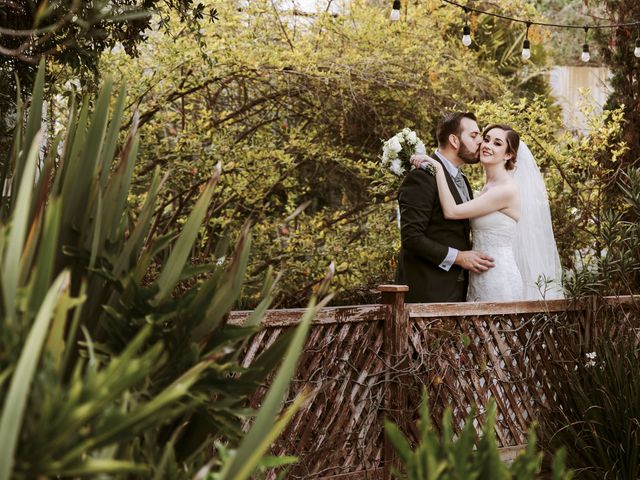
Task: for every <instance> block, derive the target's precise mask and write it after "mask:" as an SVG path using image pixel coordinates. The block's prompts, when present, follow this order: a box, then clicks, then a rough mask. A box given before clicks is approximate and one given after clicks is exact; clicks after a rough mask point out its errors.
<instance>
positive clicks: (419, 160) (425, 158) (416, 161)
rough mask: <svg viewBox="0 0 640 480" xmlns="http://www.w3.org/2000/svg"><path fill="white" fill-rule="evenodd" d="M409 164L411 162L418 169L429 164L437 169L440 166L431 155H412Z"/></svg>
mask: <svg viewBox="0 0 640 480" xmlns="http://www.w3.org/2000/svg"><path fill="white" fill-rule="evenodd" d="M409 162H411V165H413V166H414V167H416V168H420V167H422V166H425V165H427V164H431V165H433V166H434V167H435V168H436V169H437V168H438V167H439V166H440V163H438V161H437V160H434V159H433V158H431V157H430V156H429V155H418V154H416V155H411V158H409Z"/></svg>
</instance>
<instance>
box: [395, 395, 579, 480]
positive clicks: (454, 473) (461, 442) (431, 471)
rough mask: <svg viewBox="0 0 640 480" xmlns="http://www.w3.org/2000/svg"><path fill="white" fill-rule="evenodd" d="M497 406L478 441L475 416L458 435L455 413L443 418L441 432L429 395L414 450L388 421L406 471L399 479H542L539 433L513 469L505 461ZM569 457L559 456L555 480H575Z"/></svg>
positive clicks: (448, 412) (531, 433) (448, 411)
mask: <svg viewBox="0 0 640 480" xmlns="http://www.w3.org/2000/svg"><path fill="white" fill-rule="evenodd" d="M495 423H496V406H495V403H494V402H491V403H490V405H489V409H488V411H487V419H486V422H485V424H484V427H483V434H482V436H481V438H480V440H479V441H478V442H477V447H476V430H475V427H474V425H473V412H472V413H471V415H470V416H469V417H468V418H467V420H466V422H465V424H464V426H463V427H462V430H461V432H460V433H459V434H458V435H455V434H454V430H453V424H452V419H451V409H450V408H447V409H446V410H445V412H444V414H443V417H442V432H441V433H438V432H437V431H436V430H435V428H434V427H433V424H432V422H431V412H430V411H429V402H428V399H427V397H426V394H425V395H424V399H423V401H422V404H421V406H420V421H419V425H418V427H419V439H418V444H417V446H416V447H415V449H414V450H412V449H411V445H410V443H409V441H408V440H407V438H405V437H404V436H403V435H402V433H401V432H400V430H399V429H398V427H397V426H396V425H394V424H393V423H391V422H389V421H385V431H386V434H387V435H388V436H389V438H390V440H391V441H392V443H393V446H394V448H395V450H396V451H397V452H398V455H399V457H400V460H401V463H402V468H401V471H397V470H396V471H395V476H396V477H397V478H406V479H412V480H470V479H478V480H503V479H504V480H506V479H517V480H530V479H534V478H536V475H537V474H538V473H539V472H540V468H541V464H542V453H541V452H537V451H536V434H535V431H534V428H533V427H532V428H531V429H530V430H529V435H528V442H527V448H526V450H525V451H524V452H522V453H521V454H520V455H518V457H517V458H516V459H515V460H514V461H513V463H511V464H510V465H507V464H505V463H504V462H502V460H501V459H500V454H499V452H498V445H497V443H496V435H495ZM564 461H565V453H564V450H560V451H559V452H558V454H557V455H556V456H555V459H554V464H553V471H552V474H551V475H552V477H551V478H553V479H554V480H570V479H571V478H572V473H571V472H567V471H566V469H565V467H564Z"/></svg>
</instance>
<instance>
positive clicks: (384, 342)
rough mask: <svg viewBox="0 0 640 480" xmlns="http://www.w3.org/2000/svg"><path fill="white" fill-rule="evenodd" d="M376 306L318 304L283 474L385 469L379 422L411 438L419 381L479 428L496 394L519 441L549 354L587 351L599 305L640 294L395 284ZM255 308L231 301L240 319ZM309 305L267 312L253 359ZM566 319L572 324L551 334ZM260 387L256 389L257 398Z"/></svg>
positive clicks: (439, 406)
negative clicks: (524, 295)
mask: <svg viewBox="0 0 640 480" xmlns="http://www.w3.org/2000/svg"><path fill="white" fill-rule="evenodd" d="M379 289H380V291H381V294H382V301H381V303H380V304H376V305H362V306H350V307H330V308H324V309H322V310H321V311H320V312H319V313H318V314H317V316H316V318H315V320H314V321H313V324H312V328H311V331H310V334H309V337H308V339H307V342H306V346H305V350H304V352H303V355H302V358H301V359H300V362H299V365H298V369H297V371H296V374H295V377H294V379H293V381H292V384H291V388H290V392H289V395H288V402H290V401H292V399H293V398H294V397H295V396H296V395H297V394H298V393H299V392H301V391H302V390H303V389H307V390H310V391H311V395H310V400H309V401H308V402H307V403H306V405H305V406H304V407H303V409H302V410H301V411H299V412H298V413H297V414H296V416H295V417H294V418H293V420H292V421H291V423H290V424H289V426H288V427H287V429H286V430H285V432H284V433H283V435H281V436H280V439H279V440H278V441H277V442H276V444H275V445H274V448H273V450H272V453H273V454H275V455H295V456H297V457H298V459H299V462H298V464H297V465H295V466H294V468H292V469H291V470H290V472H289V475H288V478H390V467H391V466H392V465H393V464H394V462H396V458H395V456H394V452H393V450H392V448H391V445H390V444H389V443H388V442H387V440H386V438H385V436H384V433H383V427H382V425H383V419H384V418H385V417H388V418H391V419H392V420H393V421H394V422H396V423H397V424H399V425H400V427H401V428H402V429H403V430H404V431H405V432H406V433H407V434H408V435H410V436H413V437H414V438H415V437H416V434H417V432H416V431H415V420H416V411H417V408H418V405H419V403H420V400H421V397H422V390H423V388H426V390H427V392H428V394H429V400H430V405H431V411H432V414H433V420H434V422H435V423H436V425H439V420H440V418H441V417H442V413H443V411H444V409H445V408H446V407H447V406H450V407H451V408H452V412H453V420H454V428H460V427H461V426H462V423H463V421H464V419H465V418H466V417H467V415H468V414H469V412H470V411H471V409H472V407H475V408H476V417H475V420H474V424H476V426H477V427H478V428H479V427H480V425H481V423H482V422H483V419H484V414H485V411H486V408H487V406H488V403H489V401H490V400H491V399H493V400H494V401H495V402H496V405H497V424H496V436H497V439H498V442H499V445H500V447H501V449H502V454H503V456H505V457H509V456H510V455H513V454H514V453H515V452H517V451H518V450H519V449H521V448H522V446H523V444H524V443H525V440H526V432H527V429H528V426H529V424H530V423H531V421H532V420H533V419H535V418H536V411H537V410H538V409H539V408H540V406H541V405H543V404H544V403H545V402H547V401H548V400H549V399H552V398H553V392H552V391H550V390H549V386H548V382H547V381H546V372H547V370H548V366H549V364H550V362H554V361H563V360H562V359H563V358H564V351H565V350H566V349H570V350H572V351H580V350H582V351H585V352H586V351H589V350H588V349H589V341H590V337H591V336H592V335H593V333H592V332H593V325H594V318H595V315H596V313H595V312H602V311H603V310H602V305H603V304H606V305H607V306H609V307H616V308H618V307H620V308H624V306H625V305H630V304H635V302H637V301H638V297H607V298H605V299H603V300H602V299H601V300H600V301H599V302H598V303H597V304H596V303H595V301H593V300H583V301H580V302H569V301H564V300H554V301H547V302H544V301H540V302H510V303H452V304H405V303H404V292H406V291H407V290H408V289H407V287H405V286H402V285H386V286H385V285H383V286H380V287H379ZM249 313H250V312H233V313H232V314H231V316H230V319H229V322H230V323H232V324H242V323H243V322H244V320H245V319H246V318H247V316H248V314H249ZM303 313H304V309H292V310H273V311H269V312H268V313H267V314H266V316H265V318H264V320H263V321H262V326H263V327H264V328H263V330H262V331H261V332H259V333H258V334H257V335H256V336H255V337H254V339H253V341H252V343H251V344H250V345H249V346H248V348H247V349H246V351H245V355H244V358H243V365H245V366H248V365H250V364H251V362H252V361H253V360H254V359H255V358H256V356H257V355H259V354H260V352H262V351H264V350H265V349H266V348H268V347H269V346H270V345H272V344H273V342H275V341H276V340H277V339H278V338H279V337H280V336H281V335H282V334H283V333H285V332H286V331H287V330H288V329H290V328H292V327H294V326H295V325H296V324H297V323H298V321H299V320H300V318H301V317H302V315H303ZM563 322H572V325H573V324H575V325H576V329H575V335H573V331H572V333H571V335H572V336H571V338H569V339H567V336H566V334H565V335H564V336H563V338H562V339H559V338H558V336H557V332H558V328H557V327H558V326H559V325H560V324H562V323H563ZM265 390H266V389H263V390H262V391H261V392H259V393H258V394H257V395H256V396H255V397H254V398H253V400H252V406H253V407H258V406H259V405H260V401H261V399H262V396H263V395H264V391H265Z"/></svg>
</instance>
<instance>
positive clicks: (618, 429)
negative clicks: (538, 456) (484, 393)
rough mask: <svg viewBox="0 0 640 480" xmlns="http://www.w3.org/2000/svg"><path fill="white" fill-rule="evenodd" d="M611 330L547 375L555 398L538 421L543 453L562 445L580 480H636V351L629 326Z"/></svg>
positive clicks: (639, 423) (639, 403)
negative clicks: (611, 334) (611, 479)
mask: <svg viewBox="0 0 640 480" xmlns="http://www.w3.org/2000/svg"><path fill="white" fill-rule="evenodd" d="M637 314H638V312H637V311H636V313H635V315H636V318H637ZM596 318H597V317H596ZM607 323H608V322H607ZM617 328H618V329H620V330H619V332H620V334H619V335H617V336H616V337H615V338H612V337H611V336H610V335H608V334H603V335H602V336H601V337H599V339H597V340H596V341H595V342H594V343H593V344H592V345H593V346H592V348H593V351H592V352H586V353H584V354H578V355H577V358H576V359H575V360H574V361H567V362H565V363H562V364H554V365H552V367H551V368H550V370H549V371H548V376H547V378H549V381H550V384H551V385H550V386H551V389H552V390H553V391H554V392H555V398H554V399H553V401H552V402H551V404H550V405H549V408H548V409H547V410H546V411H545V412H544V414H543V416H542V419H541V426H542V433H543V439H544V448H545V449H546V450H553V449H554V448H557V446H558V445H565V446H566V449H567V464H568V466H569V467H571V468H573V469H575V472H576V477H577V478H580V479H593V480H595V479H602V478H616V479H620V480H632V479H637V478H640V378H639V377H638V375H637V374H636V372H638V371H640V348H639V347H638V345H637V338H636V334H635V333H634V329H632V328H631V326H630V325H627V324H623V325H618V327H617ZM605 330H609V329H607V328H606V327H605V328H604V329H603V332H604V331H605Z"/></svg>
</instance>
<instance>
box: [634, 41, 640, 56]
mask: <svg viewBox="0 0 640 480" xmlns="http://www.w3.org/2000/svg"><path fill="white" fill-rule="evenodd" d="M633 54H634V55H635V56H636V57H638V58H640V38H636V49H635V50H634V51H633Z"/></svg>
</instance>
